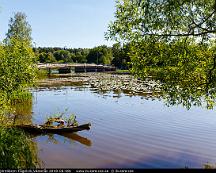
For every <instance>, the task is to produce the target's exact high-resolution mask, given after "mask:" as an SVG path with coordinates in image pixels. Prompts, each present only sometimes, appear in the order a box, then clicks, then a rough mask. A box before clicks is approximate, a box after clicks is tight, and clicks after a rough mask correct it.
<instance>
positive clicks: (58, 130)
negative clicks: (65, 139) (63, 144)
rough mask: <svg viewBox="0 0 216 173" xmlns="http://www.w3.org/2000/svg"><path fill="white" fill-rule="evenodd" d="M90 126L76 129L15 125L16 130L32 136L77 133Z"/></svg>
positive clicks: (81, 126) (85, 125) (86, 125)
mask: <svg viewBox="0 0 216 173" xmlns="http://www.w3.org/2000/svg"><path fill="white" fill-rule="evenodd" d="M90 126H91V124H90V123H88V124H83V125H80V126H76V127H44V126H40V125H38V126H36V125H16V126H15V127H16V128H19V129H22V130H24V131H26V132H28V133H34V134H38V133H39V134H40V133H41V134H42V133H55V134H62V133H71V132H78V131H82V130H89V129H90Z"/></svg>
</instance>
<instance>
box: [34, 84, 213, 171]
mask: <svg viewBox="0 0 216 173" xmlns="http://www.w3.org/2000/svg"><path fill="white" fill-rule="evenodd" d="M33 95H34V101H33V114H32V119H31V121H32V122H33V123H37V124H41V123H44V121H45V120H46V118H47V116H48V115H51V114H55V113H57V112H64V111H65V110H66V109H67V111H66V115H68V114H70V113H75V114H76V115H77V120H78V121H79V123H86V122H91V124H92V127H91V130H90V131H81V132H78V133H76V134H71V135H67V136H60V135H52V136H48V135H45V136H37V137H35V138H34V139H33V140H34V141H35V142H36V143H37V146H38V156H39V159H40V160H41V162H42V167H47V168H184V167H186V166H187V167H202V165H203V164H205V163H206V162H209V163H215V162H216V148H215V146H216V114H215V110H205V109H202V108H195V107H194V108H192V109H190V110H189V111H188V110H186V109H185V108H183V107H181V106H173V107H167V106H165V105H164V103H163V101H159V100H153V101H152V100H146V99H145V98H143V97H140V96H133V97H130V96H127V95H125V94H120V95H115V94H113V93H109V94H98V93H96V92H95V91H93V90H90V89H89V88H75V87H61V88H59V89H56V88H50V89H48V88H46V89H42V90H41V89H40V90H34V91H33Z"/></svg>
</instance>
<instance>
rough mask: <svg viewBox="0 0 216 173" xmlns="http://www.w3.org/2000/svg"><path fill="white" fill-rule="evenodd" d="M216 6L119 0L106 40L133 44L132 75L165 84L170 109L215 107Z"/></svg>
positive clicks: (198, 1)
mask: <svg viewBox="0 0 216 173" xmlns="http://www.w3.org/2000/svg"><path fill="white" fill-rule="evenodd" d="M215 7H216V2H215V1H214V0H210V1H205V0H196V1H180V0H177V1H174V0H171V1H168V0H162V1H140V0H133V1H131V0H117V1H116V12H115V17H116V20H115V21H114V22H112V23H111V24H110V25H109V28H108V32H107V33H106V38H107V39H113V40H116V41H119V42H122V43H123V44H126V45H130V47H129V51H128V52H129V53H128V55H129V57H130V59H131V63H130V64H131V72H132V73H133V74H134V75H136V76H138V77H140V78H142V79H145V78H146V77H149V76H152V77H154V79H156V80H160V81H161V83H162V88H161V89H162V91H163V92H164V98H165V99H166V100H167V103H168V104H169V105H174V104H183V105H184V106H186V107H187V108H190V107H191V106H192V105H199V106H200V105H202V104H203V103H202V101H203V100H205V106H206V107H207V108H212V107H213V106H214V104H215V96H216V90H215V85H216V83H215V81H216V24H215V22H214V21H216V10H215Z"/></svg>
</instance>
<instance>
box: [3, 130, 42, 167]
mask: <svg viewBox="0 0 216 173" xmlns="http://www.w3.org/2000/svg"><path fill="white" fill-rule="evenodd" d="M36 149H37V147H36V146H35V144H34V143H33V142H32V141H31V139H30V138H29V137H27V136H26V134H24V133H23V132H21V131H18V130H16V129H13V128H2V127H1V128H0V168H1V169H8V168H10V169H17V168H20V169H26V168H36V166H37V165H38V161H37V156H36V154H37V152H36Z"/></svg>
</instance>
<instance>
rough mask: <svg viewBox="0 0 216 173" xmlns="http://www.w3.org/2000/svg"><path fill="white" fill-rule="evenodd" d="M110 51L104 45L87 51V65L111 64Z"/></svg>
mask: <svg viewBox="0 0 216 173" xmlns="http://www.w3.org/2000/svg"><path fill="white" fill-rule="evenodd" d="M112 58H113V56H112V49H111V48H108V47H107V46H105V45H102V46H98V47H94V48H93V49H91V50H90V51H89V54H88V56H87V62H88V63H95V64H106V65H109V64H111V61H112Z"/></svg>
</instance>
